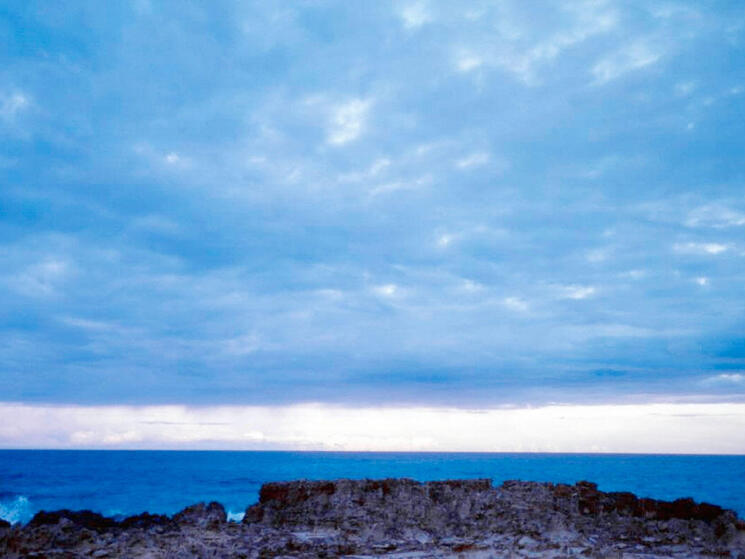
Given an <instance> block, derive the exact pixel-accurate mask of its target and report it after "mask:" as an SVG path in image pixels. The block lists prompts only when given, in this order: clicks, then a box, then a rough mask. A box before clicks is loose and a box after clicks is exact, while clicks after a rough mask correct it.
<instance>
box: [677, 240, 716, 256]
mask: <svg viewBox="0 0 745 559" xmlns="http://www.w3.org/2000/svg"><path fill="white" fill-rule="evenodd" d="M728 248H729V247H728V246H727V245H723V244H720V243H675V244H674V245H673V250H674V251H675V252H678V253H680V254H711V255H716V254H721V253H723V252H725V251H726V250H727V249H728Z"/></svg>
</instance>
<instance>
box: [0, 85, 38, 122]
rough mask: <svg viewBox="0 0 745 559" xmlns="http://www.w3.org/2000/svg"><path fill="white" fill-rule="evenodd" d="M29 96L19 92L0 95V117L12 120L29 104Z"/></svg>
mask: <svg viewBox="0 0 745 559" xmlns="http://www.w3.org/2000/svg"><path fill="white" fill-rule="evenodd" d="M30 104H31V102H30V101H29V98H28V97H27V96H26V95H25V94H23V93H20V92H15V93H9V94H6V95H0V118H2V119H3V120H5V121H12V120H14V119H15V118H16V116H18V114H20V113H21V112H23V111H24V110H26V109H27V108H28V107H29V106H30Z"/></svg>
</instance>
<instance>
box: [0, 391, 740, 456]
mask: <svg viewBox="0 0 745 559" xmlns="http://www.w3.org/2000/svg"><path fill="white" fill-rule="evenodd" d="M723 418H724V419H723ZM0 446H2V447H6V448H7V447H12V448H103V449H113V448H129V449H143V448H144V449H147V448H156V449H163V448H167V449H168V448H173V449H204V448H223V449H292V450H343V451H360V450H366V451H438V450H443V449H447V450H450V451H468V452H525V451H534V452H535V451H537V452H615V453H618V452H623V453H626V452H655V453H660V452H664V453H668V452H669V453H742V452H743V448H745V404H647V405H602V406H566V405H552V406H542V407H531V408H526V407H510V408H491V409H488V408H487V409H484V408H479V409H474V408H429V407H362V408H360V407H348V406H328V405H323V404H304V405H292V406H282V407H272V406H212V407H186V406H132V407H123V406H94V407H83V406H35V405H23V404H15V403H0Z"/></svg>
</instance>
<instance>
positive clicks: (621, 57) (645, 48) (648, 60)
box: [592, 41, 662, 85]
mask: <svg viewBox="0 0 745 559" xmlns="http://www.w3.org/2000/svg"><path fill="white" fill-rule="evenodd" d="M661 57H662V52H661V51H660V50H656V49H655V48H653V47H652V45H650V44H648V43H647V42H644V41H637V42H635V43H632V44H630V45H627V46H625V47H623V48H621V49H620V50H618V51H616V52H615V53H613V54H612V55H610V56H608V57H606V58H604V59H602V60H601V61H600V62H598V63H597V64H595V66H594V67H593V68H592V74H593V76H594V77H595V83H596V84H598V85H602V84H605V83H607V82H609V81H612V80H615V79H617V78H619V77H621V76H622V75H624V74H626V73H628V72H631V71H633V70H639V69H641V68H644V67H646V66H650V65H652V64H654V63H655V62H657V61H658V60H659V59H660V58H661Z"/></svg>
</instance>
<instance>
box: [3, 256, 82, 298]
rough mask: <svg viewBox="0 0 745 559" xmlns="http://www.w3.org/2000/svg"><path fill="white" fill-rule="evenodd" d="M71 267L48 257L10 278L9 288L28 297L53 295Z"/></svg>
mask: <svg viewBox="0 0 745 559" xmlns="http://www.w3.org/2000/svg"><path fill="white" fill-rule="evenodd" d="M70 272H71V265H70V263H69V262H67V261H65V260H61V259H59V258H54V257H49V258H46V259H44V260H42V261H41V262H39V263H38V264H34V265H32V266H30V267H28V268H27V269H26V270H24V271H23V272H20V273H18V274H16V275H14V276H11V277H10V279H9V283H10V285H11V287H12V288H13V289H14V290H15V291H17V292H18V293H21V294H23V295H27V296H29V297H45V296H49V295H54V294H55V293H56V292H57V289H58V287H59V285H60V283H61V282H62V281H63V280H64V279H65V278H66V277H67V276H68V275H69V274H70Z"/></svg>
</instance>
